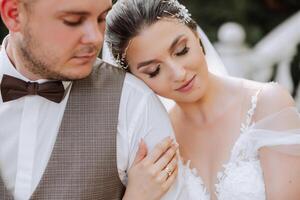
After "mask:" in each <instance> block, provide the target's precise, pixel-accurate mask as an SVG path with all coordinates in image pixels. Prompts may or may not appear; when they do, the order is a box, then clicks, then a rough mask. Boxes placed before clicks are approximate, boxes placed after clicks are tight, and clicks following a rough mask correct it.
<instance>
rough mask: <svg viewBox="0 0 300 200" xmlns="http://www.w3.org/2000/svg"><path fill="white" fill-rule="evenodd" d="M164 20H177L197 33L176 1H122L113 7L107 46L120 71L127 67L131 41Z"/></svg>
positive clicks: (188, 16) (188, 15) (107, 34)
mask: <svg viewBox="0 0 300 200" xmlns="http://www.w3.org/2000/svg"><path fill="white" fill-rule="evenodd" d="M161 18H176V19H178V20H179V21H181V22H182V23H184V24H185V25H186V26H188V27H189V28H190V29H191V30H192V31H193V32H195V34H196V33H197V24H196V22H195V21H194V20H193V19H192V18H191V17H190V14H189V13H188V10H187V9H186V8H185V7H184V6H183V5H181V4H179V2H178V1H177V0H119V1H118V2H117V3H116V4H115V5H114V6H113V8H112V10H111V11H110V12H109V14H108V16H107V18H106V25H107V26H106V42H107V45H108V47H109V48H110V50H111V52H112V55H113V57H114V58H115V59H116V61H117V63H118V64H119V65H121V67H123V68H125V69H127V67H128V65H127V62H126V59H125V57H126V55H125V54H126V49H127V47H128V44H129V43H130V40H131V39H132V38H133V37H135V36H137V35H138V34H139V33H140V31H141V30H142V29H143V28H145V27H147V26H150V25H152V24H154V23H155V22H157V21H158V20H159V19H161ZM154 42H156V41H154ZM157 42H158V41H157Z"/></svg>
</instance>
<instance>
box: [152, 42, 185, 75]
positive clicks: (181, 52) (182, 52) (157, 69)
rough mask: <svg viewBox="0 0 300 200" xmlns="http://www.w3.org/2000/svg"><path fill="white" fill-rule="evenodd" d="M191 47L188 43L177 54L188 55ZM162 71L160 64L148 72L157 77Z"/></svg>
mask: <svg viewBox="0 0 300 200" xmlns="http://www.w3.org/2000/svg"><path fill="white" fill-rule="evenodd" d="M189 50H190V48H189V47H187V46H186V45H185V46H184V47H183V48H182V49H181V50H180V51H179V52H177V53H175V55H176V56H183V55H186V54H187V53H188V52H189ZM159 72H160V65H158V66H157V67H156V68H155V70H154V71H153V72H150V73H148V75H149V78H154V77H156V76H157V75H158V74H159Z"/></svg>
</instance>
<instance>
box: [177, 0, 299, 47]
mask: <svg viewBox="0 0 300 200" xmlns="http://www.w3.org/2000/svg"><path fill="white" fill-rule="evenodd" d="M181 2H182V3H183V4H185V5H186V7H187V8H188V9H189V10H190V12H191V13H192V16H193V18H194V19H195V20H196V21H197V22H198V24H199V25H200V26H201V27H202V29H203V30H204V31H205V32H206V33H207V35H208V36H209V38H210V39H211V40H212V41H216V39H217V31H218V28H219V27H220V26H221V25H222V24H223V23H225V22H228V21H234V22H237V23H240V24H241V25H242V26H243V27H244V28H245V30H246V33H247V42H248V43H249V44H250V45H253V44H255V43H256V42H258V41H259V40H260V39H261V38H262V37H263V36H264V35H266V34H267V33H268V32H270V31H271V30H272V29H273V28H275V27H276V26H277V25H279V24H280V23H281V22H283V21H284V20H285V19H287V18H288V17H290V16H291V15H292V14H294V13H295V12H297V11H299V10H300V1H299V0H211V1H207V0H181Z"/></svg>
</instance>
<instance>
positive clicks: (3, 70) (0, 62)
mask: <svg viewBox="0 0 300 200" xmlns="http://www.w3.org/2000/svg"><path fill="white" fill-rule="evenodd" d="M9 37H10V36H9V35H7V36H6V37H5V38H4V40H3V42H2V46H1V50H0V80H2V76H3V74H7V75H10V76H13V77H16V78H18V79H21V80H23V81H26V82H28V81H30V80H29V79H28V78H26V77H25V76H23V75H22V74H21V73H20V72H18V71H17V69H16V68H15V67H14V65H13V64H12V62H11V61H10V59H9V57H8V55H7V52H6V47H7V43H8V40H9ZM48 81H52V80H47V79H39V80H36V81H34V82H38V83H45V82H48ZM70 84H71V81H63V85H64V88H65V89H66V88H68V86H69V85H70Z"/></svg>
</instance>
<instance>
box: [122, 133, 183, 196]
mask: <svg viewBox="0 0 300 200" xmlns="http://www.w3.org/2000/svg"><path fill="white" fill-rule="evenodd" d="M177 149H178V144H177V143H174V140H173V139H171V138H170V137H168V138H165V139H164V140H163V141H162V142H161V143H159V144H157V145H156V146H155V148H154V149H153V151H152V152H150V153H149V154H148V155H147V147H146V144H145V143H144V141H143V140H142V141H141V142H140V145H139V150H138V152H137V154H136V157H135V160H134V163H133V165H132V167H131V168H130V169H129V171H128V185H127V188H126V193H125V195H124V197H123V200H136V199H138V200H158V199H160V198H161V197H162V196H163V195H164V194H165V193H166V192H167V191H168V190H169V188H170V187H171V185H172V184H173V183H174V181H175V179H176V176H177V171H178V169H177V154H176V151H177Z"/></svg>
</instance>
